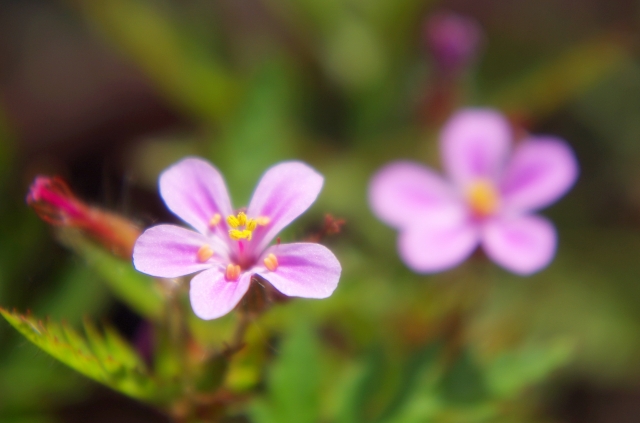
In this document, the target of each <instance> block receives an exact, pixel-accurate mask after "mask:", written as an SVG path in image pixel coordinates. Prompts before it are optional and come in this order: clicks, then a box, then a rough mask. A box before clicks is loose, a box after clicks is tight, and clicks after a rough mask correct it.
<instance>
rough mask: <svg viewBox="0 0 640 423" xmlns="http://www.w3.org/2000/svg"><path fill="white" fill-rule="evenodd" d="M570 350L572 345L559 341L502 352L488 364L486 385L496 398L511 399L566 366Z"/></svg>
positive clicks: (570, 355) (571, 350)
mask: <svg viewBox="0 0 640 423" xmlns="http://www.w3.org/2000/svg"><path fill="white" fill-rule="evenodd" d="M573 350H574V348H573V343H572V342H570V341H568V340H564V339H560V340H558V341H556V342H555V343H552V344H551V345H546V346H542V345H530V346H528V347H526V348H521V349H519V350H508V351H505V352H504V353H502V354H500V355H499V356H498V357H497V358H496V359H495V360H494V361H493V362H492V363H491V364H489V366H488V368H487V370H486V372H485V374H486V379H487V385H488V386H489V388H490V389H491V390H492V391H493V392H494V393H495V394H496V395H498V396H500V397H510V396H515V395H517V394H519V393H520V391H521V390H522V389H524V388H526V387H527V386H529V385H532V384H533V383H536V382H540V381H542V380H544V379H545V378H546V377H547V376H548V375H549V373H551V372H552V371H553V370H555V369H557V368H559V367H560V366H562V365H564V364H566V363H567V362H568V361H569V360H570V359H571V358H572V353H573Z"/></svg>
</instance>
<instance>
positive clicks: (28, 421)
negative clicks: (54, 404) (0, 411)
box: [0, 412, 57, 423]
mask: <svg viewBox="0 0 640 423" xmlns="http://www.w3.org/2000/svg"><path fill="white" fill-rule="evenodd" d="M25 414H26V413H25ZM0 418H1V419H2V422H3V423H54V422H56V421H57V419H56V418H54V417H52V416H50V415H47V414H34V413H32V412H30V413H28V414H27V415H17V416H16V415H9V416H3V415H0Z"/></svg>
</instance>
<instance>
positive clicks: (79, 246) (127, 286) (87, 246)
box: [60, 231, 164, 319]
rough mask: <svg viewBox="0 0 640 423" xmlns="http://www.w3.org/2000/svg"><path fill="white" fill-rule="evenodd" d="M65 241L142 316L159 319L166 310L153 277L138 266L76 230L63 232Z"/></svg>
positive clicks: (63, 240) (115, 292)
mask: <svg viewBox="0 0 640 423" xmlns="http://www.w3.org/2000/svg"><path fill="white" fill-rule="evenodd" d="M60 239H61V241H62V243H64V244H65V245H66V246H68V247H69V248H71V249H72V250H74V251H75V252H76V253H77V254H78V255H80V256H81V257H82V258H84V259H85V260H86V262H87V264H88V266H90V267H91V268H92V269H94V270H95V272H96V273H97V274H98V275H99V276H100V278H101V279H102V280H104V281H105V282H106V283H107V284H108V285H109V287H110V288H111V289H112V290H113V293H114V294H115V295H116V296H118V297H119V298H120V299H121V300H122V301H124V302H125V303H126V304H128V305H129V306H130V307H131V308H132V309H133V310H135V311H137V312H138V313H140V314H141V315H143V316H145V317H148V318H152V319H157V318H159V317H160V315H161V314H162V311H163V309H164V298H163V297H162V294H161V293H160V291H159V289H158V286H157V285H156V284H155V283H154V281H153V279H152V278H150V277H149V276H146V275H143V274H142V273H140V272H138V271H137V270H135V269H134V267H133V265H132V264H131V263H129V262H126V261H123V260H121V259H118V258H117V257H115V256H113V255H111V254H110V253H109V252H108V251H105V250H104V249H103V248H100V247H99V246H98V245H96V244H94V243H93V242H90V241H89V240H87V239H85V238H83V237H82V236H81V235H80V234H78V233H76V232H70V231H63V232H61V236H60Z"/></svg>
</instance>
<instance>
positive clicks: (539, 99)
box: [484, 38, 629, 117]
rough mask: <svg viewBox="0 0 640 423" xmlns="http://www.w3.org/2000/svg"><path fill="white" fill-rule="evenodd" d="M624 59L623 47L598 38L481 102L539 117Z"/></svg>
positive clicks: (551, 110) (611, 69) (575, 94)
mask: <svg viewBox="0 0 640 423" xmlns="http://www.w3.org/2000/svg"><path fill="white" fill-rule="evenodd" d="M628 60H629V54H628V52H627V50H626V48H625V46H624V45H623V44H621V43H620V42H616V40H611V39H607V38H604V39H602V38H599V39H596V40H593V41H590V42H587V43H584V44H583V45H581V46H578V47H576V48H573V49H571V50H569V51H568V52H566V53H565V54H564V55H562V56H560V57H559V58H558V59H556V60H555V61H553V62H551V63H549V64H546V65H544V66H542V67H539V68H537V69H533V70H532V71H530V72H528V73H527V74H525V75H523V76H521V77H519V78H517V79H515V80H513V81H510V82H508V83H507V84H505V86H504V87H503V88H502V89H500V90H498V91H497V92H494V93H493V94H492V95H490V96H489V97H488V98H486V99H485V100H484V103H487V104H490V105H492V106H494V107H497V108H499V109H501V110H504V111H507V112H509V113H514V112H515V113H528V114H532V115H533V116H536V117H542V116H545V115H548V114H550V113H552V112H554V111H555V110H557V109H558V108H559V107H562V106H563V105H565V104H566V103H567V102H568V101H570V100H572V99H574V98H575V97H577V96H578V95H580V94H582V93H583V92H585V91H586V90H588V89H589V88H590V87H591V86H593V85H594V84H595V83H597V82H598V81H600V80H602V79H603V78H606V77H607V76H609V75H611V74H612V73H613V72H615V71H616V69H618V68H620V67H621V66H622V65H623V64H624V63H626V62H627V61H628Z"/></svg>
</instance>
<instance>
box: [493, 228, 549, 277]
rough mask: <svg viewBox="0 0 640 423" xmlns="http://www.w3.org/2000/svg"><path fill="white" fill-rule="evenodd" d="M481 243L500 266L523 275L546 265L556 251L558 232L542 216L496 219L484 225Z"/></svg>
mask: <svg viewBox="0 0 640 423" xmlns="http://www.w3.org/2000/svg"><path fill="white" fill-rule="evenodd" d="M482 246H483V248H484V251H485V252H486V253H487V255H488V256H489V257H490V258H491V259H492V260H493V261H495V262H496V263H498V264H499V265H500V266H502V267H504V268H505V269H507V270H509V271H511V272H513V273H517V274H520V275H529V274H531V273H534V272H537V271H538V270H541V269H542V268H544V267H546V266H547V265H548V264H549V263H550V262H551V260H552V259H553V256H554V255H555V251H556V231H555V229H554V227H553V225H552V224H551V223H550V222H549V221H548V220H546V219H543V218H541V217H539V216H520V217H515V218H502V219H495V220H493V221H490V222H487V223H486V225H485V226H484V228H483V233H482Z"/></svg>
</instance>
